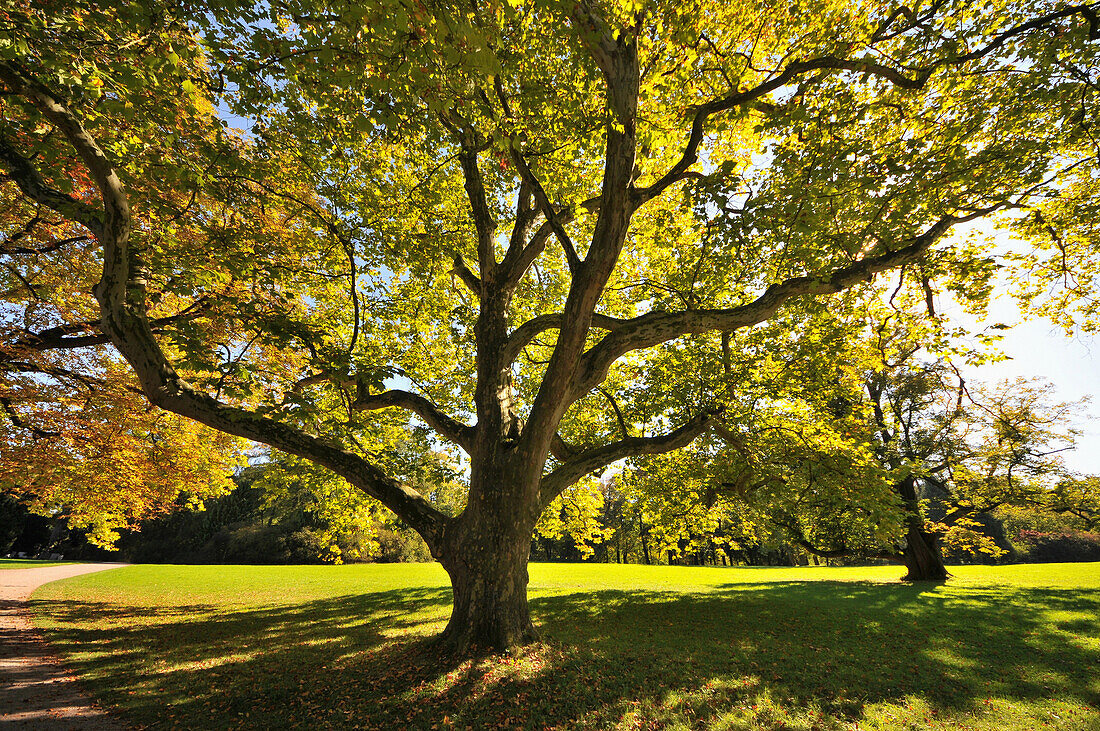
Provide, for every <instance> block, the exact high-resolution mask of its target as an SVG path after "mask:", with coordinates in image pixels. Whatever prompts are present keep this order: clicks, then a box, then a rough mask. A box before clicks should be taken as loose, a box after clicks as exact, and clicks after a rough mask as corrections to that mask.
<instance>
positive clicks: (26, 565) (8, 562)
mask: <svg viewBox="0 0 1100 731" xmlns="http://www.w3.org/2000/svg"><path fill="white" fill-rule="evenodd" d="M70 563H79V561H39V560H37V559H33V558H0V570H2V569H40V568H43V567H44V566H63V565H65V564H70Z"/></svg>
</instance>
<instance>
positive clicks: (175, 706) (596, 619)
mask: <svg viewBox="0 0 1100 731" xmlns="http://www.w3.org/2000/svg"><path fill="white" fill-rule="evenodd" d="M952 571H953V573H954V574H955V576H956V578H954V579H952V580H951V581H949V582H948V583H947V584H942V585H928V586H920V585H908V584H902V583H900V582H899V581H898V580H897V579H898V576H899V575H900V574H901V570H900V569H898V568H896V567H875V568H862V569H856V568H852V569H824V568H813V569H809V568H803V569H715V568H682V567H667V566H663V567H645V566H615V565H594V564H593V565H555V564H549V565H539V564H535V565H532V566H531V572H530V573H531V587H530V588H531V592H530V593H531V606H532V610H533V612H534V614H535V617H536V621H537V622H538V623H539V625H540V627H541V629H542V632H543V635H544V642H542V643H539V644H537V645H534V646H531V647H528V648H524V649H523V650H521V651H518V652H516V653H513V654H509V655H500V656H492V657H485V658H479V659H471V660H464V661H461V662H459V661H448V660H445V659H443V658H440V657H439V656H437V655H436V653H435V652H434V650H433V646H432V645H431V643H430V642H429V641H428V640H429V638H430V637H431V636H432V635H434V634H436V633H438V632H439V631H440V630H442V628H443V626H444V625H445V623H446V620H447V616H448V614H449V608H450V590H449V588H448V584H447V581H446V575H445V574H444V572H443V571H442V569H440V568H439V567H438V566H435V565H373V566H341V567H252V566H241V567H226V566H216V567H194V566H192V567H182V566H180V567H176V566H135V567H130V568H126V569H120V570H117V571H110V572H102V573H97V574H90V575H85V576H82V577H78V578H76V579H73V580H70V581H66V582H60V583H56V584H53V585H49V586H47V587H43V589H42V590H40V591H39V592H38V593H37V594H36V595H35V611H36V612H37V615H38V621H39V623H40V625H41V626H43V628H44V629H45V630H46V631H47V632H48V634H49V636H50V637H51V639H52V641H53V642H55V643H56V644H57V645H58V646H59V647H60V648H61V649H62V650H63V651H64V652H65V653H66V654H67V655H68V656H69V658H70V659H71V661H72V662H73V663H74V665H75V666H76V667H77V668H78V669H79V671H80V673H81V674H82V675H83V676H84V677H85V678H86V679H87V682H88V684H89V686H90V687H91V688H92V689H93V691H94V692H95V693H96V695H97V696H98V697H99V698H100V699H101V700H102V701H104V702H106V703H108V704H109V705H113V706H115V707H117V708H120V709H122V711H123V713H124V715H125V717H126V719H127V720H129V721H131V722H133V723H135V724H138V725H148V726H150V727H153V728H171V727H177V726H178V727H201V728H251V727H299V728H317V727H338V728H340V727H347V728H354V727H359V728H379V729H391V728H414V729H419V728H424V729H430V728H432V727H433V726H434V727H438V728H473V729H483V728H494V727H513V728H532V729H542V728H560V729H584V728H592V729H597V728H685V729H703V728H706V729H710V728H713V729H806V730H807V731H818V730H822V729H827V730H830V731H831V730H833V729H857V728H858V729H867V728H874V729H891V730H892V729H923V728H972V729H987V730H988V731H1003V730H1004V729H1031V728H1044V727H1045V728H1063V729H1100V711H1098V710H1097V708H1098V705H1100V686H1098V682H1100V680H1098V677H1100V673H1098V672H1097V669H1098V667H1100V620H1098V617H1100V580H1098V578H1097V577H1098V576H1100V566H1098V565H1096V564H1077V565H1058V566H1044V567H1042V570H1041V571H1040V570H1035V568H1034V567H1030V566H1008V567H957V568H954V569H952Z"/></svg>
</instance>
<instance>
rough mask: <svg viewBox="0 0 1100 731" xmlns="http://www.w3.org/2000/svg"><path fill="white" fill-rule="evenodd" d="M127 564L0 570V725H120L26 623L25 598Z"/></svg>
mask: <svg viewBox="0 0 1100 731" xmlns="http://www.w3.org/2000/svg"><path fill="white" fill-rule="evenodd" d="M125 565H126V564H120V563H99V564H73V565H70V566H47V567H44V568H40V569H4V570H0V728H5V729H6V728H13V729H51V730H53V729H57V730H58V731H67V730H68V729H80V730H81V731H93V730H95V731H103V730H105V729H109V730H111V731H114V730H116V729H123V728H125V727H124V726H122V725H121V724H120V723H119V722H118V721H116V720H115V719H114V718H112V717H111V716H109V715H107V714H106V713H105V712H104V711H103V710H102V709H101V708H99V707H97V706H96V705H95V704H94V703H93V702H92V701H91V699H90V698H88V696H86V695H85V694H84V693H83V691H81V689H80V686H79V685H78V684H77V681H76V679H75V678H74V677H73V676H72V675H71V674H70V673H69V672H67V671H66V670H65V668H64V667H63V666H62V665H61V662H60V661H59V660H58V659H57V657H56V656H55V655H54V654H53V653H52V652H50V649H49V647H48V646H47V645H46V643H45V642H44V641H43V640H42V636H41V635H40V634H39V633H38V631H37V630H35V628H34V626H33V625H32V624H31V621H30V616H29V615H28V613H27V599H28V598H29V597H30V595H31V592H33V591H34V590H35V589H37V588H38V587H39V586H41V585H42V584H47V583H49V582H51V581H57V580H58V579H67V578H69V577H70V576H79V575H80V574H88V573H91V572H93V571H103V570H105V569H114V568H118V567H119V566H125Z"/></svg>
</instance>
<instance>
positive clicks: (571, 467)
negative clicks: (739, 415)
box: [539, 411, 716, 507]
mask: <svg viewBox="0 0 1100 731" xmlns="http://www.w3.org/2000/svg"><path fill="white" fill-rule="evenodd" d="M715 419H716V417H715V414H714V413H713V412H709V411H707V412H703V413H701V414H699V415H697V416H695V417H694V418H692V419H691V420H690V421H688V422H687V423H686V424H684V425H683V426H681V427H680V428H679V429H676V430H675V431H671V432H669V433H668V434H663V435H661V436H658V437H628V438H626V439H622V440H619V441H617V442H612V443H611V444H606V445H604V446H602V447H595V448H593V449H587V450H585V451H583V452H581V453H580V454H577V455H574V456H573V457H571V458H569V459H568V460H567V461H566V462H565V463H564V464H562V465H561V466H559V467H558V468H557V469H555V470H554V471H553V472H551V473H550V474H548V475H546V476H545V477H543V478H542V484H541V487H540V490H539V493H540V500H541V504H542V505H543V507H545V506H546V505H548V504H549V503H550V501H551V500H553V499H554V498H556V497H557V496H558V495H560V494H561V492H562V490H565V489H566V488H567V487H569V486H570V485H572V484H573V483H575V482H576V481H577V480H579V479H581V478H582V477H584V476H585V475H588V474H591V473H593V472H595V471H597V470H600V469H603V468H604V467H607V466H609V465H611V464H614V463H615V462H618V461H619V460H620V459H626V458H627V457H640V456H642V455H645V454H664V453H665V452H671V451H673V450H675V449H680V448H681V447H686V446H687V445H688V444H691V442H692V441H694V440H695V438H696V437H698V436H699V435H700V434H702V433H703V432H705V431H706V430H707V429H708V428H710V426H711V425H712V424H713V423H714V421H715Z"/></svg>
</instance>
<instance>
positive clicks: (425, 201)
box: [0, 0, 1100, 649]
mask: <svg viewBox="0 0 1100 731" xmlns="http://www.w3.org/2000/svg"><path fill="white" fill-rule="evenodd" d="M190 10H191V9H190V8H189V7H188V6H187V5H186V4H183V5H180V6H176V5H171V4H164V5H161V4H145V5H127V6H117V7H116V6H115V5H114V4H102V5H100V4H97V3H95V2H86V3H73V4H69V3H65V2H57V3H51V4H49V5H48V6H42V7H39V6H38V5H29V6H28V5H25V4H24V5H19V6H17V7H14V8H10V9H8V10H5V11H3V16H2V17H0V21H2V23H3V25H4V33H2V34H0V84H2V87H0V94H2V98H3V105H4V106H3V110H4V111H3V114H4V120H3V123H2V126H0V161H2V164H3V166H4V169H5V170H6V171H7V182H6V183H5V184H4V187H3V191H4V196H5V200H6V201H16V202H18V203H20V204H21V205H24V206H26V207H27V209H28V210H31V209H33V210H44V211H50V215H51V216H60V217H62V218H63V219H64V220H65V221H67V222H70V223H72V224H74V225H75V226H76V227H77V228H78V229H79V230H80V231H81V232H86V233H85V234H84V235H90V236H91V237H94V238H93V243H94V246H92V247H90V249H89V251H88V255H89V256H91V257H93V258H94V260H95V261H97V262H101V263H102V276H101V278H100V279H99V281H98V283H97V284H95V286H94V294H95V299H96V301H97V302H98V308H99V314H98V318H97V319H98V321H97V322H94V323H92V324H91V327H93V328H94V329H95V330H96V331H98V333H100V334H102V336H103V337H105V338H108V339H109V340H110V343H111V344H112V345H113V347H114V348H116V349H117V351H118V352H119V353H120V354H121V355H122V356H123V357H124V358H125V359H126V360H127V361H128V362H129V363H130V364H131V366H132V368H133V370H134V372H135V373H136V375H137V378H138V380H139V381H140V383H141V387H142V389H143V390H144V392H145V393H146V395H147V396H148V398H149V399H150V400H151V401H152V402H153V403H154V404H156V405H157V406H159V407H161V408H163V409H167V410H169V411H173V412H175V413H178V414H181V415H184V416H187V417H190V418H192V419H195V420H197V421H200V422H202V423H204V424H207V425H209V426H211V427H213V428H215V429H219V430H222V431H225V432H228V433H230V434H234V435H238V436H243V437H247V438H249V439H253V440H256V441H260V442H264V443H267V444H270V445H272V446H274V447H276V448H278V449H281V450H284V451H286V452H289V453H292V454H295V455H298V456H300V457H303V458H306V459H308V460H311V461H313V462H315V463H317V464H319V465H322V466H324V467H327V468H329V469H331V470H333V471H335V472H336V473H338V474H339V475H341V476H342V477H344V478H345V479H346V480H347V481H348V482H349V483H351V484H352V485H354V486H355V487H357V488H359V489H361V490H363V491H364V492H365V493H366V494H368V495H370V496H372V497H374V498H376V499H378V500H379V501H381V502H382V503H383V504H385V505H386V506H387V507H388V508H390V509H391V510H392V511H394V512H395V513H396V514H397V515H398V516H399V517H400V518H401V519H402V520H404V521H405V522H406V523H407V524H408V525H410V526H411V527H412V528H414V529H415V530H417V531H418V532H419V533H420V534H421V535H422V536H423V537H424V540H425V541H426V542H427V544H428V546H429V547H430V549H431V551H432V553H433V555H434V556H435V557H436V558H437V559H438V560H439V561H440V563H441V564H442V565H443V566H444V567H445V568H446V570H447V571H448V573H449V575H450V577H451V580H452V585H453V589H454V608H453V612H452V616H451V620H450V623H449V624H448V626H447V629H446V630H445V633H444V638H445V640H446V641H447V643H448V644H449V645H450V646H452V647H454V648H457V649H464V648H467V647H469V646H470V645H472V644H478V645H488V646H491V647H496V648H505V647H509V646H512V645H515V644H518V643H523V642H526V641H529V640H531V639H532V638H534V637H535V636H536V632H535V629H534V626H533V624H532V622H531V618H530V614H529V611H528V606H527V598H526V585H527V570H526V564H527V556H528V550H529V545H530V538H531V534H532V530H533V528H534V526H535V523H536V521H537V520H538V518H539V515H540V513H541V512H542V510H543V508H544V507H545V506H547V505H548V504H549V503H550V502H551V501H552V500H553V499H554V498H555V497H556V496H558V495H559V494H560V493H561V492H562V491H563V490H565V489H567V488H568V487H569V486H570V485H572V484H574V483H576V482H577V481H578V480H579V479H581V478H582V477H584V476H586V475H589V474H591V473H595V472H599V471H601V470H602V469H604V468H605V467H607V466H608V465H611V464H613V463H615V462H616V461H618V460H621V459H623V458H626V457H631V456H637V455H643V454H654V453H662V452H668V451H671V450H674V449H676V448H678V447H682V446H684V445H686V444H688V443H689V442H691V441H692V440H693V439H694V438H695V437H697V436H698V435H700V434H702V433H703V432H705V431H706V430H708V428H710V427H712V426H713V425H714V424H715V423H716V422H717V420H718V419H719V418H720V411H721V404H720V403H699V404H696V405H695V406H693V407H692V408H690V409H685V410H684V411H682V412H679V413H677V412H669V411H668V410H663V409H657V408H654V407H653V406H654V405H653V404H652V403H650V402H649V401H648V400H647V397H646V394H645V393H644V391H640V390H638V389H635V388H633V386H632V384H633V383H634V382H635V381H636V380H638V377H639V374H642V373H645V372H646V371H647V368H648V363H649V353H650V352H651V351H652V350H658V351H661V350H667V349H668V348H673V349H675V348H677V347H679V344H680V343H683V342H686V341H690V340H692V339H700V338H701V339H706V338H710V339H712V340H715V341H716V340H717V338H719V337H720V336H719V334H720V333H729V332H732V331H736V330H739V329H743V328H751V327H752V326H754V325H756V324H758V323H761V322H764V321H766V320H768V319H769V318H771V317H773V316H774V315H775V314H776V313H777V312H780V311H781V310H783V308H792V307H799V306H800V304H801V303H804V302H806V301H807V300H810V299H813V298H821V297H827V296H829V295H831V294H834V293H837V292H839V291H842V290H844V289H846V288H849V287H853V286H856V285H858V284H860V283H863V282H866V281H868V280H871V279H873V278H874V277H875V275H876V274H878V273H880V272H884V271H887V270H890V269H894V268H897V267H903V266H911V267H913V268H916V269H920V268H922V267H924V266H925V263H926V262H927V263H928V266H929V267H931V268H935V267H941V268H943V267H946V268H950V267H951V262H953V261H955V259H956V258H957V257H956V254H955V253H953V249H952V245H951V243H950V237H949V233H950V231H951V230H952V227H953V226H955V225H956V224H958V223H960V222H963V221H968V220H973V219H975V218H978V217H980V216H983V215H986V214H989V213H992V212H995V211H998V210H1001V209H1004V208H1006V207H1011V206H1015V205H1019V204H1020V203H1021V202H1022V201H1024V200H1025V199H1026V198H1027V197H1028V196H1029V194H1030V193H1031V192H1032V191H1033V190H1034V189H1035V188H1036V187H1037V186H1040V185H1042V184H1043V183H1044V182H1047V181H1049V180H1050V179H1051V178H1052V177H1056V176H1057V174H1058V170H1059V169H1061V168H1064V167H1067V166H1070V165H1072V164H1074V162H1075V160H1074V159H1071V158H1072V151H1073V150H1074V149H1079V148H1080V145H1079V144H1078V143H1079V141H1080V139H1081V138H1082V136H1083V135H1085V134H1086V132H1087V129H1086V127H1087V125H1084V124H1083V123H1082V118H1081V117H1080V114H1079V112H1080V111H1082V110H1084V111H1085V117H1084V119H1091V118H1092V116H1093V114H1092V113H1093V111H1094V105H1095V93H1094V91H1095V89H1094V85H1093V84H1092V78H1093V77H1086V78H1084V79H1082V78H1079V77H1077V76H1075V75H1074V74H1072V73H1070V72H1069V71H1068V70H1067V69H1069V68H1070V67H1072V68H1074V69H1077V68H1090V69H1091V68H1094V58H1095V44H1094V42H1095V40H1096V39H1097V38H1098V37H1100V20H1098V18H1097V5H1096V4H1095V3H1091V4H1080V5H1071V4H1068V3H1064V2H1034V3H1024V4H1018V3H1008V2H992V3H985V4H983V5H981V6H980V7H979V6H977V5H974V4H972V3H969V2H962V1H959V2H935V3H931V4H927V5H923V4H918V5H913V6H903V5H898V6H896V7H895V6H892V5H876V4H865V5H853V4H851V3H847V2H814V3H810V4H800V3H795V4H791V3H779V4H775V5H753V6H748V5H743V4H742V5H738V4H729V3H717V2H715V3H711V2H701V1H700V2H694V3H646V2H642V3H638V2H633V1H631V2H620V1H615V0H607V1H594V0H582V1H581V2H572V1H571V2H566V3H559V2H553V1H550V2H541V1H540V2H532V3H501V2H494V3H487V4H484V5H478V4H465V3H464V4H454V5H452V4H448V3H447V2H430V1H429V2H424V1H423V0H415V1H409V2H406V1H405V0H380V1H379V2H373V3H359V2H339V1H333V2H307V1H305V0H289V1H282V0H278V1H276V2H265V3H257V4H255V5H249V4H247V3H241V2H232V1H228V2H217V3H213V4H210V5H209V6H204V7H203V8H201V9H200V10H201V12H195V13H190ZM215 110H218V111H215ZM240 120H246V121H244V122H242V121H240ZM226 122H229V123H231V124H236V125H241V124H243V125H245V126H247V127H248V128H249V129H248V130H247V131H246V132H245V133H243V134H242V135H237V136H234V135H233V134H232V133H231V132H229V131H228V130H227V129H226V128H225V127H226ZM61 248H62V249H63V248H64V246H62V247H61ZM55 304H56V303H55ZM195 307H197V308H198V309H199V310H200V311H201V312H200V315H199V316H198V317H190V316H188V317H182V318H181V317H180V314H181V313H194V312H195V310H194V309H192V308H195ZM65 316H66V315H65V309H64V308H63V307H56V306H55V307H54V308H53V309H52V310H51V317H52V318H54V320H53V321H51V322H50V323H49V326H50V327H51V328H54V329H53V330H51V332H55V333H57V337H56V338H55V339H54V340H53V341H48V340H45V339H42V338H37V339H36V338H35V337H34V336H33V335H34V333H31V334H29V335H28V336H27V337H25V338H24V342H25V343H29V344H31V345H33V346H35V347H38V348H48V347H51V346H52V347H61V348H64V347H69V346H71V345H73V343H72V342H71V338H72V337H77V335H75V334H74V331H73V330H72V327H73V326H74V325H75V323H71V322H66V321H65ZM93 319H96V318H93ZM58 327H60V328H62V329H61V330H60V331H58V330H56V328H58ZM66 328H69V329H66ZM76 332H80V333H81V335H82V336H87V335H88V333H86V332H85V330H84V329H83V328H80V329H78V330H77V331H76ZM788 335H789V336H794V334H788ZM66 341H70V342H66ZM685 369H686V370H689V371H690V364H688V365H686V366H685V367H684V368H683V369H680V371H678V372H670V373H668V378H672V379H679V378H682V377H683V376H684V375H685V373H684V370H685ZM395 376H399V377H400V378H397V379H394V378H393V377H395ZM689 382H690V379H685V383H689ZM685 387H686V386H685ZM392 410H402V411H403V412H404V413H406V414H407V415H408V416H409V417H412V418H414V419H415V420H416V421H417V422H419V423H421V424H423V425H426V426H428V427H430V428H431V429H432V430H434V432H435V433H436V435H437V437H436V438H437V439H438V440H440V441H441V442H446V443H449V444H450V445H452V446H453V448H455V449H460V450H462V451H463V452H465V455H466V457H465V459H467V460H468V465H469V495H468V500H467V505H466V508H465V509H464V510H463V512H462V513H461V514H460V515H457V516H454V517H451V516H448V515H447V514H445V513H444V512H443V511H441V510H439V509H438V508H437V507H436V506H434V505H433V504H432V502H431V501H430V500H429V499H427V498H425V496H423V495H421V494H420V493H418V492H417V491H416V490H414V489H412V488H411V487H409V486H408V485H405V484H402V483H400V482H398V481H396V480H394V479H393V478H392V477H391V476H389V475H387V474H386V472H385V471H384V470H383V469H381V468H380V467H379V466H378V460H377V459H376V458H375V450H374V447H373V446H372V443H371V441H370V434H371V427H372V425H373V424H374V423H377V421H376V420H377V419H381V418H387V419H390V420H391V421H392V420H393V419H394V418H395V417H394V416H393V414H392ZM380 412H381V413H380ZM400 418H408V417H400Z"/></svg>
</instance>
